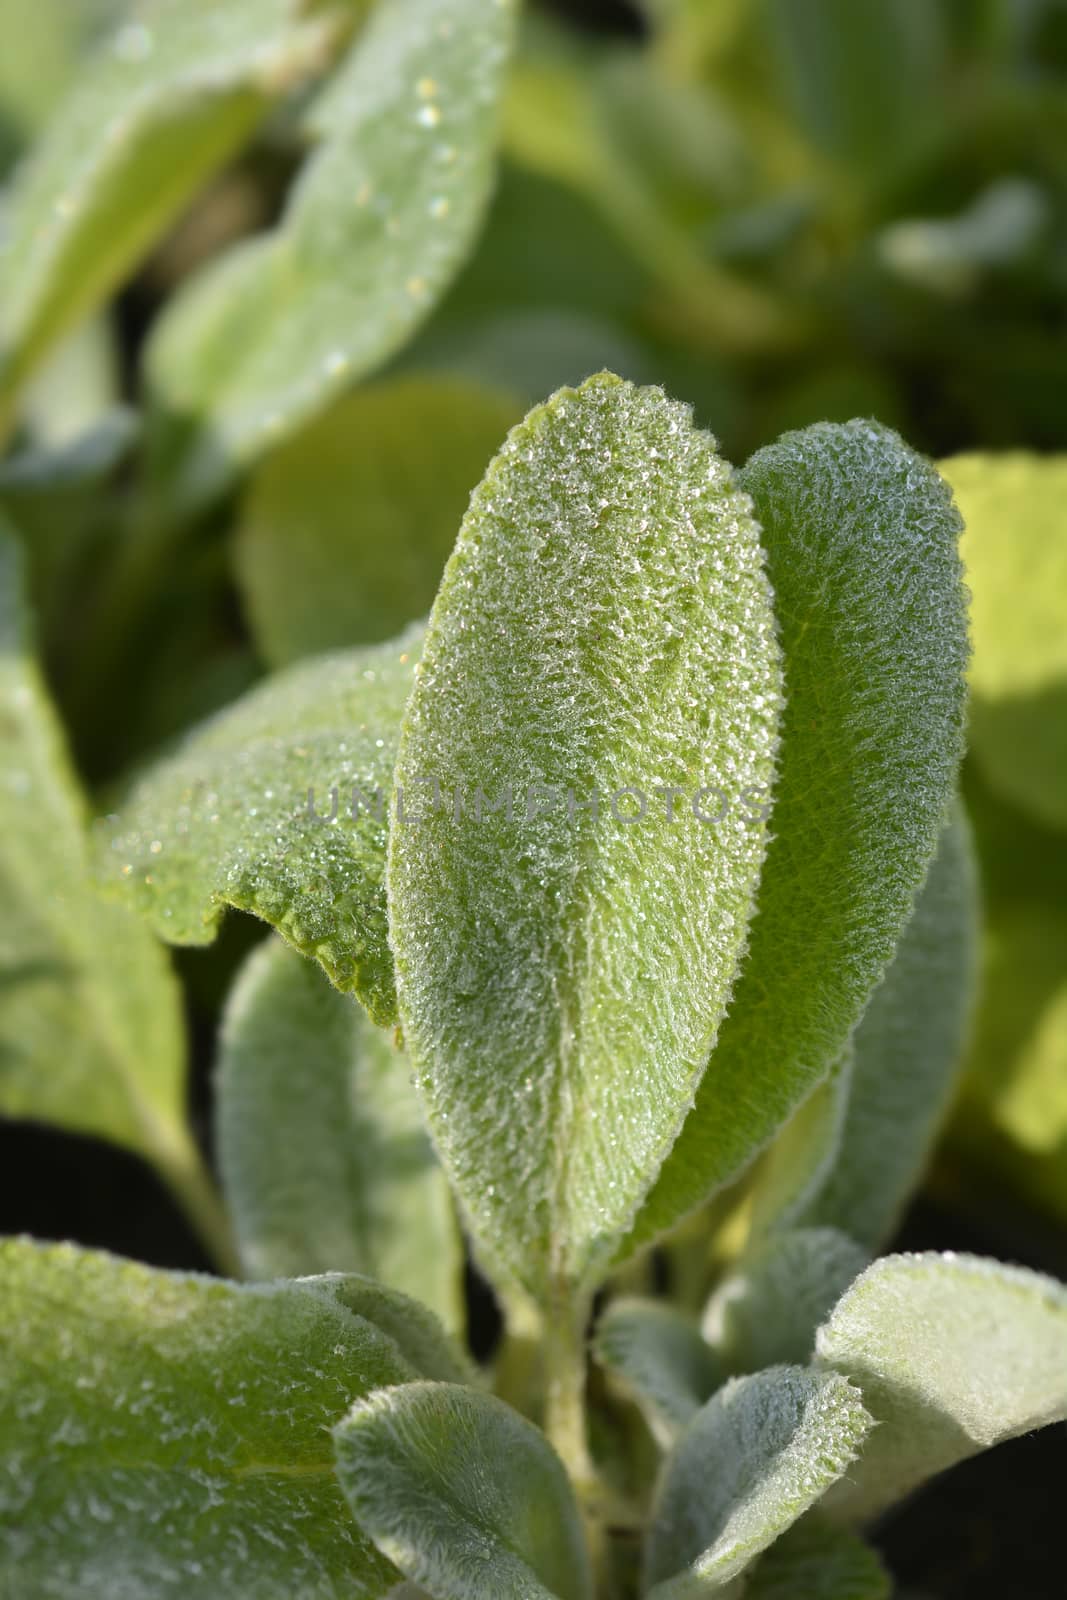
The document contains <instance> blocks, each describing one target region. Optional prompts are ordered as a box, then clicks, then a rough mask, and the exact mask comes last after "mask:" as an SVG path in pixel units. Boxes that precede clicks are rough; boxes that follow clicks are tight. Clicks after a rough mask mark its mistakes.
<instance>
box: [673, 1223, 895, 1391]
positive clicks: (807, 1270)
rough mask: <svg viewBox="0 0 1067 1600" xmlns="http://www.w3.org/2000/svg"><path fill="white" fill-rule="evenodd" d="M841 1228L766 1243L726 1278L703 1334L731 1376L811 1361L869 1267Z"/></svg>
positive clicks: (711, 1305) (707, 1314) (780, 1236)
mask: <svg viewBox="0 0 1067 1600" xmlns="http://www.w3.org/2000/svg"><path fill="white" fill-rule="evenodd" d="M867 1260H868V1257H867V1253H866V1251H865V1250H864V1249H863V1247H862V1245H858V1244H857V1243H856V1242H855V1240H854V1239H849V1238H846V1236H845V1235H844V1234H843V1233H839V1232H838V1231H837V1230H836V1229H835V1228H798V1229H797V1230H796V1231H795V1232H789V1233H779V1234H772V1235H771V1237H770V1238H768V1239H763V1240H760V1241H759V1242H758V1243H756V1244H755V1245H754V1246H753V1247H752V1248H751V1249H750V1250H748V1251H747V1252H746V1253H745V1255H743V1256H742V1258H741V1260H740V1261H739V1262H738V1263H737V1265H736V1266H735V1267H733V1268H731V1270H730V1271H729V1272H728V1273H727V1275H726V1276H725V1278H724V1279H723V1280H722V1282H721V1283H720V1284H719V1286H718V1288H717V1289H716V1291H715V1293H714V1294H713V1295H712V1297H711V1299H710V1300H709V1302H708V1304H707V1307H706V1308H705V1311H704V1320H703V1333H704V1337H705V1338H706V1339H707V1340H708V1342H709V1344H710V1345H711V1347H712V1349H713V1350H714V1352H715V1354H716V1356H717V1357H718V1358H719V1360H720V1361H721V1362H722V1364H723V1365H724V1367H725V1368H726V1370H727V1371H731V1372H758V1371H759V1369H760V1368H761V1367H770V1366H774V1365H775V1363H777V1362H783V1361H784V1362H791V1361H796V1362H803V1361H807V1360H808V1359H809V1358H810V1356H811V1353H812V1351H813V1350H814V1348H815V1333H816V1330H817V1329H818V1327H819V1325H820V1323H821V1322H822V1321H823V1320H824V1318H825V1317H826V1316H827V1314H828V1313H829V1311H830V1310H831V1309H832V1307H833V1306H835V1305H836V1303H837V1301H838V1300H839V1299H840V1298H841V1296H842V1295H843V1294H844V1292H845V1290H846V1289H847V1288H848V1286H849V1284H850V1283H852V1281H853V1280H854V1279H855V1278H857V1277H858V1276H859V1274H860V1273H861V1272H862V1271H863V1269H864V1267H865V1266H866V1265H867Z"/></svg>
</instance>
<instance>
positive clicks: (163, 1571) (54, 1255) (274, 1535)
mask: <svg viewBox="0 0 1067 1600" xmlns="http://www.w3.org/2000/svg"><path fill="white" fill-rule="evenodd" d="M0 1313H2V1314H0V1320H2V1323H3V1327H4V1339H3V1344H2V1345H0V1375H2V1381H0V1527H2V1529H3V1537H2V1538H0V1550H2V1552H3V1553H2V1555H0V1587H3V1588H4V1590H5V1592H7V1593H10V1594H15V1593H18V1594H21V1595H30V1594H34V1595H48V1596H49V1597H50V1600H84V1597H85V1596H87V1595H95V1594H107V1595H115V1596H118V1595H121V1596H122V1597H123V1600H161V1597H163V1596H170V1595H173V1596H175V1600H178V1597H179V1596H180V1600H218V1597H219V1596H220V1595H226V1596H227V1597H228V1600H229V1597H232V1600H245V1597H247V1600H293V1597H294V1596H297V1595H299V1596H300V1600H337V1597H338V1596H339V1595H342V1594H343V1595H345V1596H351V1597H352V1600H364V1597H365V1600H374V1597H377V1596H379V1595H383V1594H385V1593H386V1592H387V1591H388V1589H389V1588H390V1587H391V1585H392V1584H393V1583H394V1582H395V1581H396V1573H395V1570H394V1569H393V1568H392V1567H391V1566H390V1565H389V1563H388V1562H387V1561H386V1560H385V1559H384V1558H383V1557H382V1556H381V1555H380V1554H379V1553H378V1551H376V1550H375V1549H374V1548H373V1546H372V1545H371V1544H370V1543H369V1542H368V1540H367V1539H366V1537H365V1536H364V1535H363V1534H361V1533H360V1531H359V1529H358V1528H357V1527H356V1525H355V1523H354V1522H353V1521H352V1518H351V1516H350V1514H349V1512H348V1508H347V1506H346V1505H345V1502H344V1498H343V1496H342V1494H341V1491H340V1488H339V1487H338V1484H337V1480H336V1477H335V1473H334V1466H333V1451H332V1447H331V1441H330V1432H329V1430H330V1428H331V1426H332V1425H333V1424H334V1423H335V1422H337V1421H338V1420H339V1418H340V1417H341V1416H343V1414H344V1413H345V1411H346V1410H347V1409H348V1407H349V1406H350V1405H351V1404H352V1402H353V1400H355V1399H357V1398H358V1397H359V1396H360V1395H363V1394H366V1392H367V1391H368V1389H371V1388H373V1387H375V1386H376V1385H380V1384H395V1383H404V1382H406V1381H407V1380H408V1379H409V1378H411V1377H413V1376H414V1373H413V1371H412V1369H411V1368H410V1367H409V1366H408V1364H407V1363H406V1362H405V1361H404V1360H403V1359H402V1357H401V1355H400V1353H399V1351H398V1350H397V1348H396V1346H395V1345H394V1344H393V1342H392V1341H391V1340H390V1339H388V1338H386V1337H385V1335H384V1334H382V1333H380V1332H379V1331H378V1330H377V1329H376V1328H374V1327H373V1326H372V1325H371V1324H370V1323H369V1322H366V1321H364V1320H363V1319H361V1318H360V1317H357V1316H353V1315H352V1314H351V1312H349V1311H347V1310H345V1309H344V1307H343V1306H342V1305H341V1304H340V1303H339V1302H338V1301H337V1300H336V1299H335V1298H333V1297H332V1296H331V1295H329V1294H326V1293H323V1292H322V1291H321V1290H319V1289H317V1288H316V1287H315V1286H314V1282H313V1280H312V1281H309V1283H307V1284H272V1285H264V1286H262V1287H245V1286H239V1285H236V1284H231V1283H224V1282H220V1281H219V1280H217V1279H210V1278H202V1277H196V1276H192V1275H187V1274H179V1273H169V1272H158V1271H155V1270H153V1269H151V1268H148V1267H142V1266H138V1265H136V1264H135V1263H133V1262H128V1261H121V1260H119V1259H118V1258H116V1257H114V1256H107V1255H101V1254H97V1253H96V1252H93V1251H83V1250H77V1249H75V1248H74V1247H73V1246H71V1245H47V1246H46V1245H36V1244H34V1243H32V1242H31V1241H28V1240H22V1239H10V1240H7V1241H5V1242H3V1243H2V1244H0ZM9 1586H10V1587H9Z"/></svg>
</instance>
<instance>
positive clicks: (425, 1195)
mask: <svg viewBox="0 0 1067 1600" xmlns="http://www.w3.org/2000/svg"><path fill="white" fill-rule="evenodd" d="M410 1078H411V1069H410V1067H409V1066H408V1063H407V1062H406V1060H405V1059H404V1057H403V1055H402V1054H401V1053H400V1052H399V1051H398V1050H397V1049H396V1048H395V1047H394V1045H393V1043H392V1040H391V1038H390V1036H389V1034H388V1033H386V1032H384V1031H383V1030H382V1029H381V1028H376V1027H375V1026H374V1025H373V1023H371V1022H370V1021H369V1020H368V1019H367V1017H366V1016H365V1015H364V1013H363V1012H362V1010H361V1009H360V1007H359V1006H358V1005H356V1004H355V1002H354V1001H353V1000H352V999H351V998H350V997H349V996H348V995H342V994H338V992H337V990H336V989H333V988H331V987H330V985H329V984H328V983H327V981H326V979H325V977H324V976H323V974H322V973H321V972H320V971H319V970H318V968H317V967H316V966H314V965H313V964H312V963H311V962H310V961H305V960H304V959H303V957H301V956H299V955H298V954H297V953H296V952H295V951H294V950H291V949H289V948H288V947H287V946H285V945H283V944H281V943H279V942H277V941H274V940H271V941H269V942H268V943H267V944H266V945H264V946H262V947H261V948H260V949H258V950H256V951H254V952H253V954H252V955H251V956H250V957H249V959H248V962H247V963H246V965H245V967H244V969H243V971H242V972H241V974H240V975H239V977H238V979H237V982H236V984H235V985H234V988H233V990H232V993H231V995H230V999H229V1002H228V1004H227V1008H226V1014H225V1018H224V1021H223V1029H222V1046H221V1052H220V1058H219V1069H218V1077H217V1080H216V1092H217V1104H218V1142H219V1166H220V1170H221V1175H222V1182H223V1188H224V1190H225V1193H226V1197H227V1200H228V1202H229V1208H230V1213H231V1215H232V1217H233V1222H234V1229H235V1232H236V1235H237V1243H238V1247H239V1249H240V1251H241V1257H242V1260H243V1262H244V1265H245V1268H246V1270H247V1271H248V1273H249V1274H250V1276H252V1277H256V1278H273V1277H295V1276H297V1275H298V1274H301V1273H307V1272H362V1273H369V1274H370V1275H371V1277H374V1278H380V1279H381V1280H382V1282H383V1283H386V1284H389V1285H391V1286H392V1287H393V1288H395V1289H402V1290H403V1291H404V1292H405V1293H406V1294H410V1295H414V1296H415V1297H416V1298H417V1299H419V1300H421V1301H423V1302H424V1303H425V1304H426V1305H428V1306H430V1307H432V1309H433V1310H434V1311H436V1312H437V1313H438V1315H439V1316H440V1317H441V1319H442V1320H443V1321H444V1322H445V1323H446V1325H447V1326H449V1327H452V1328H457V1329H458V1328H459V1327H461V1325H462V1315H463V1313H462V1278H463V1248H462V1244H461V1242H460V1239H459V1233H458V1230H457V1227H456V1222H455V1217H454V1215H453V1211H452V1205H451V1198H450V1195H449V1191H448V1185H447V1183H446V1181H445V1177H444V1174H443V1172H442V1171H441V1169H440V1167H439V1166H438V1164H437V1160H436V1158H435V1156H434V1153H433V1150H432V1148H431V1146H430V1141H429V1139H428V1138H427V1137H426V1134H425V1132H424V1130H423V1126H422V1122H421V1120H420V1117H419V1109H418V1103H417V1101H416V1099H415V1095H414V1091H413V1090H412V1088H411V1082H410ZM429 1375H430V1376H434V1377H436V1376H439V1374H437V1373H433V1374H429Z"/></svg>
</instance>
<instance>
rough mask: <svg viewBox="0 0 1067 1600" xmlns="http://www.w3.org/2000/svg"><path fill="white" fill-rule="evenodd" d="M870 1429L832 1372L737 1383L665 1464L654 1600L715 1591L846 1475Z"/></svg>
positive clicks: (788, 1371) (783, 1372)
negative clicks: (844, 1473)
mask: <svg viewBox="0 0 1067 1600" xmlns="http://www.w3.org/2000/svg"><path fill="white" fill-rule="evenodd" d="M870 1426H871V1419H870V1417H869V1416H868V1415H867V1413H866V1411H865V1410H864V1409H863V1406H862V1405H861V1403H860V1396H859V1391H858V1390H857V1389H855V1388H853V1386H852V1385H851V1384H849V1383H847V1382H846V1381H845V1379H844V1378H841V1377H839V1376H838V1375H837V1374H836V1373H835V1374H820V1373H816V1372H806V1371H804V1370H803V1369H802V1368H800V1367H785V1366H782V1367H769V1368H768V1369H767V1370H766V1371H765V1372H760V1373H756V1374H755V1375H753V1376H751V1377H747V1378H733V1379H731V1381H730V1382H729V1383H728V1384H727V1385H726V1386H725V1387H724V1388H723V1389H721V1390H720V1391H719V1393H718V1394H717V1395H715V1396H714V1398H713V1399H711V1400H709V1401H708V1403H707V1405H706V1406H704V1408H703V1409H702V1410H701V1411H700V1412H698V1413H697V1415H696V1417H694V1419H693V1421H692V1422H691V1423H690V1424H689V1427H688V1428H687V1429H686V1431H685V1433H684V1434H683V1435H682V1438H681V1439H680V1440H679V1442H678V1444H677V1445H676V1446H675V1449H674V1451H673V1452H672V1454H671V1455H670V1456H669V1457H668V1459H667V1463H666V1466H665V1469H664V1475H663V1480H662V1482H661V1484H660V1487H659V1490H658V1493H657V1497H656V1507H655V1511H654V1515H653V1520H652V1526H651V1531H650V1534H649V1541H648V1551H647V1563H646V1570H647V1577H648V1582H649V1584H650V1589H649V1594H650V1596H651V1597H654V1600H698V1597H699V1596H701V1595H709V1594H714V1593H716V1592H717V1591H719V1590H722V1589H723V1588H725V1586H726V1585H727V1584H728V1583H729V1582H730V1581H731V1580H732V1579H733V1578H735V1577H737V1576H738V1575H739V1574H740V1573H741V1572H743V1571H744V1570H745V1568H746V1567H747V1566H748V1564H749V1563H750V1562H751V1561H752V1560H753V1559H754V1558H755V1557H756V1556H758V1555H759V1554H760V1552H761V1551H762V1550H765V1549H766V1548H767V1546H768V1545H770V1544H771V1543H773V1541H774V1540H775V1539H776V1538H777V1537H778V1536H779V1535H780V1534H782V1533H784V1532H785V1530H786V1529H787V1528H789V1527H790V1526H791V1525H792V1524H793V1523H794V1522H795V1521H796V1520H797V1518H798V1517H800V1516H802V1515H803V1513H804V1512H805V1511H807V1510H808V1509H809V1507H810V1506H811V1505H813V1504H814V1502H815V1501H816V1500H817V1499H818V1498H819V1497H820V1496H821V1495H822V1494H823V1493H824V1492H825V1490H826V1489H827V1488H829V1486H830V1484H832V1483H834V1482H835V1481H836V1480H837V1479H838V1478H840V1477H841V1475H842V1473H843V1472H845V1471H846V1470H847V1469H848V1468H849V1467H850V1465H851V1463H852V1462H853V1461H854V1459H855V1457H856V1454H857V1452H858V1449H859V1446H860V1444H861V1443H862V1441H863V1439H864V1437H865V1436H866V1434H867V1432H868V1430H869V1428H870Z"/></svg>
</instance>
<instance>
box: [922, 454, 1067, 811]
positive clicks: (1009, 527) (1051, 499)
mask: <svg viewBox="0 0 1067 1600" xmlns="http://www.w3.org/2000/svg"><path fill="white" fill-rule="evenodd" d="M942 471H943V472H944V474H945V476H946V477H947V478H948V480H949V482H950V483H951V485H952V487H953V489H954V490H955V491H956V496H957V498H958V500H959V505H960V510H961V511H962V512H963V518H964V522H965V523H966V533H965V534H964V539H963V546H962V548H963V559H964V561H965V563H966V566H967V582H968V584H969V586H970V589H971V595H972V609H973V614H974V659H973V661H972V662H971V687H972V690H973V696H974V699H973V704H972V707H971V718H970V729H969V732H970V738H971V744H972V747H973V749H974V752H975V754H976V756H977V758H978V761H979V763H980V765H981V767H982V770H983V771H984V772H985V774H986V775H987V777H988V778H989V781H990V783H991V784H993V785H995V786H996V788H997V789H998V790H999V791H1000V792H1001V794H1003V795H1004V796H1005V797H1006V798H1007V799H1008V800H1010V801H1011V802H1012V803H1013V804H1014V805H1017V806H1019V807H1021V808H1022V810H1023V811H1025V812H1027V813H1028V814H1029V815H1030V816H1032V817H1036V818H1037V820H1038V821H1039V822H1043V823H1045V824H1046V825H1049V824H1050V825H1052V826H1053V827H1058V828H1067V626H1065V624H1064V609H1063V608H1064V595H1065V594H1067V455H1058V456H1035V455H1025V454H1023V453H1022V452H1012V453H1009V454H1005V455H966V456H954V457H953V458H952V459H951V460H950V461H946V462H944V463H943V464H942Z"/></svg>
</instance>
